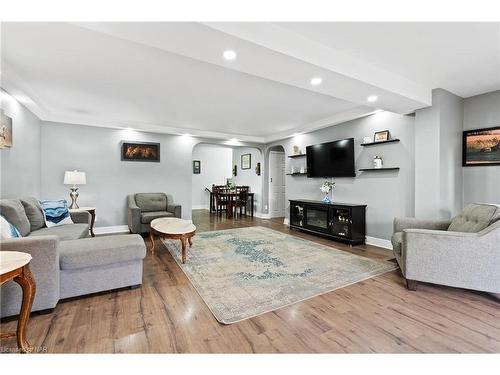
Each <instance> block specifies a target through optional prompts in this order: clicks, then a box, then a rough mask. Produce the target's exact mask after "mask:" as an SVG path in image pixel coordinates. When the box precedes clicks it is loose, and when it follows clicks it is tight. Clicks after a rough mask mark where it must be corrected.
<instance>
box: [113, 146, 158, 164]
mask: <svg viewBox="0 0 500 375" xmlns="http://www.w3.org/2000/svg"><path fill="white" fill-rule="evenodd" d="M121 154H122V161H150V162H157V163H159V162H160V144H159V143H154V142H128V141H123V142H122V152H121Z"/></svg>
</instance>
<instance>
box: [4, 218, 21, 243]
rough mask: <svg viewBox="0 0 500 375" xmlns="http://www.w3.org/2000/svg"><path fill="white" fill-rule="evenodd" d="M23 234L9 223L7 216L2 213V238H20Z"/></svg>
mask: <svg viewBox="0 0 500 375" xmlns="http://www.w3.org/2000/svg"><path fill="white" fill-rule="evenodd" d="M20 237H21V235H20V234H19V231H18V230H17V228H16V227H15V226H14V225H12V224H11V223H9V222H8V221H7V219H6V218H4V217H3V216H2V215H0V238H1V239H2V240H8V239H10V238H20Z"/></svg>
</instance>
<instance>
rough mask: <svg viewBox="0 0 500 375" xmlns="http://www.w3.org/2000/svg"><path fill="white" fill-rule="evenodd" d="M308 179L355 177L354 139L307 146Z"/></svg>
mask: <svg viewBox="0 0 500 375" xmlns="http://www.w3.org/2000/svg"><path fill="white" fill-rule="evenodd" d="M306 156H307V177H355V176H356V172H355V169H354V138H348V139H341V140H338V141H334V142H328V143H321V144H319V145H313V146H307V147H306Z"/></svg>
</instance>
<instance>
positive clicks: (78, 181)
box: [63, 169, 87, 209]
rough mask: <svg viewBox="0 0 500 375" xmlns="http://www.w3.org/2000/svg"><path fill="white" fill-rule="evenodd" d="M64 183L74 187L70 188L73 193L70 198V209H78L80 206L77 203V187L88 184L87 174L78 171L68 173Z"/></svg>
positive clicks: (65, 175)
mask: <svg viewBox="0 0 500 375" xmlns="http://www.w3.org/2000/svg"><path fill="white" fill-rule="evenodd" d="M63 183H64V185H73V187H72V188H70V190H71V193H70V194H69V196H70V197H71V205H70V206H69V208H70V209H75V208H78V204H77V203H76V200H77V199H78V188H77V187H76V185H85V184H86V183H87V178H86V176H85V172H82V171H77V170H76V169H75V170H74V171H66V172H64V182H63Z"/></svg>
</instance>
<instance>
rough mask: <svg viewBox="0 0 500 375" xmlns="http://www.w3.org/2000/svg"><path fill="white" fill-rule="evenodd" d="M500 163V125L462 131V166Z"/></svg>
mask: <svg viewBox="0 0 500 375" xmlns="http://www.w3.org/2000/svg"><path fill="white" fill-rule="evenodd" d="M487 165H500V126H496V127H493V128H484V129H474V130H466V131H464V132H463V142H462V166H464V167H471V166H487Z"/></svg>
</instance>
